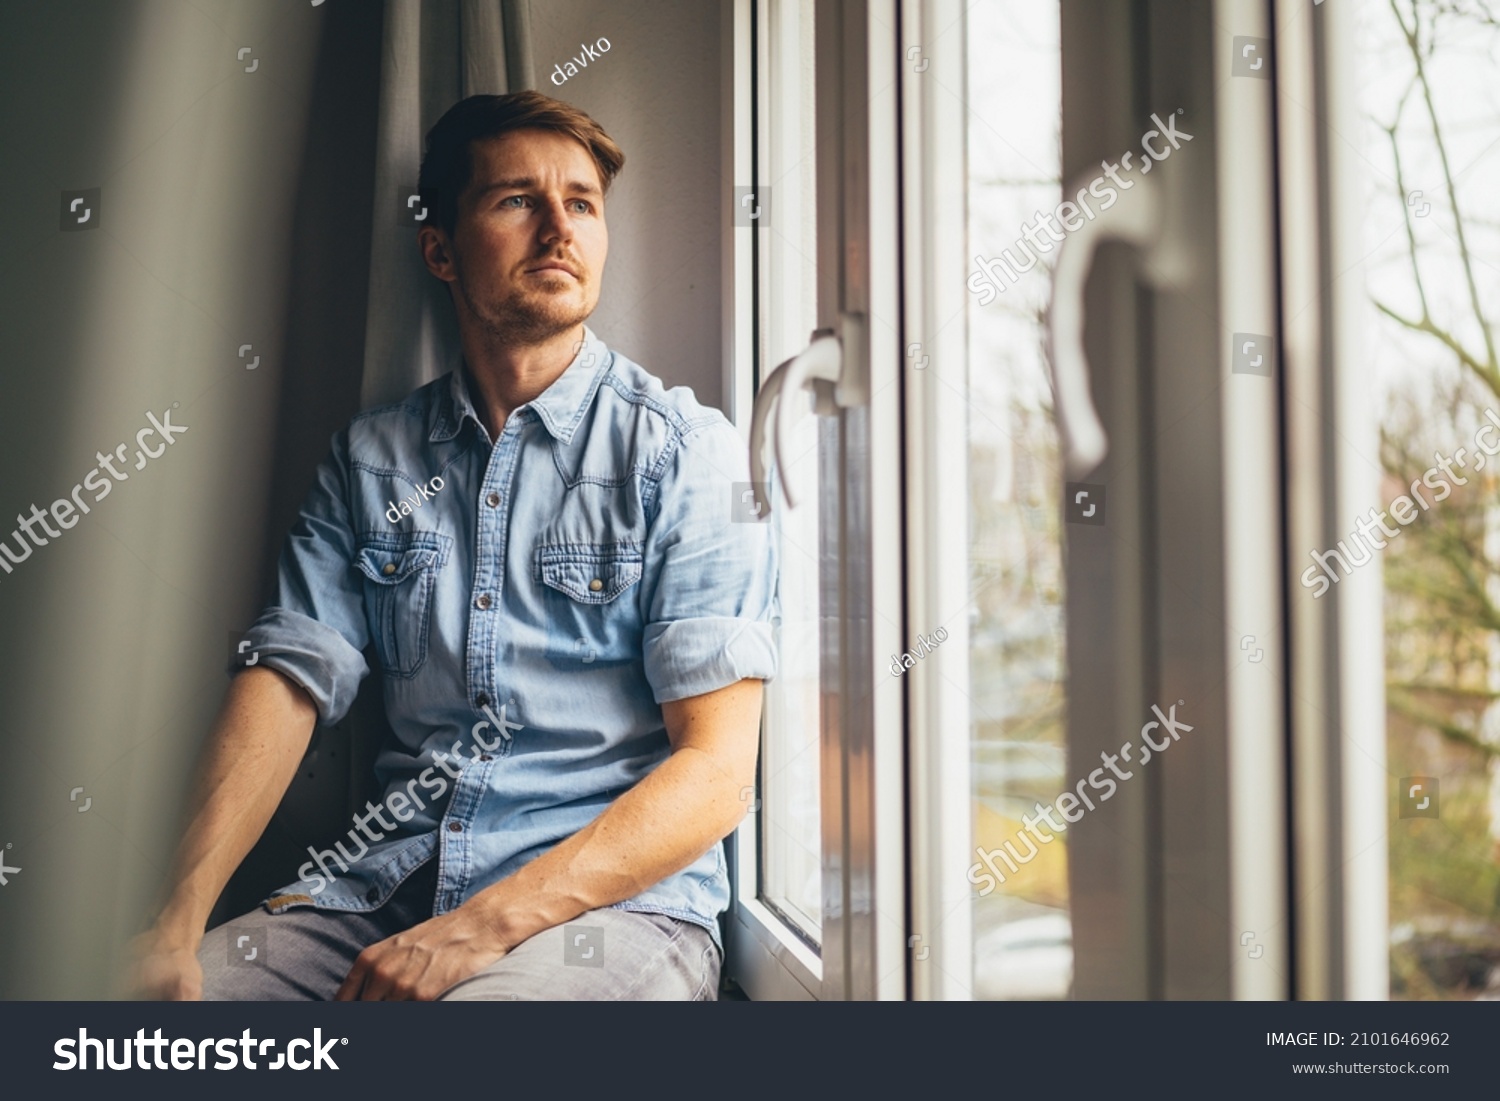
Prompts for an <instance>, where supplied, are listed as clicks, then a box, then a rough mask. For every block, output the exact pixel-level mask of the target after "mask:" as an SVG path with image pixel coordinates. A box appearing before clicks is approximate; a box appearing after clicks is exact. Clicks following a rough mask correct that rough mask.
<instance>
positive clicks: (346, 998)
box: [333, 955, 370, 1002]
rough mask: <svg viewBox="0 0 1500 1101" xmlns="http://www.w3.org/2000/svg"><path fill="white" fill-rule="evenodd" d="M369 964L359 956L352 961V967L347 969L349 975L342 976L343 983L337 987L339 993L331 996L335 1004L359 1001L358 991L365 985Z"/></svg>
mask: <svg viewBox="0 0 1500 1101" xmlns="http://www.w3.org/2000/svg"><path fill="white" fill-rule="evenodd" d="M369 966H370V965H369V963H368V962H367V961H366V959H365V957H364V956H363V955H361V956H360V957H359V958H358V959H356V960H355V961H354V966H353V967H351V968H350V969H349V974H347V975H346V976H344V981H343V983H342V984H340V986H339V991H338V993H337V994H335V995H334V996H333V1000H334V1001H336V1002H356V1001H359V995H360V990H361V989H362V988H363V987H364V984H365V973H366V972H367V971H368V970H369Z"/></svg>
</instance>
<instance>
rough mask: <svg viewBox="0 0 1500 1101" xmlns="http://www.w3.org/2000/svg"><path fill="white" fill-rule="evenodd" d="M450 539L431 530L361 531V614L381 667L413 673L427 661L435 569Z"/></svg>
mask: <svg viewBox="0 0 1500 1101" xmlns="http://www.w3.org/2000/svg"><path fill="white" fill-rule="evenodd" d="M452 547H453V540H452V538H451V537H449V536H447V535H442V534H440V533H438V532H435V531H405V532H391V533H388V534H387V533H381V534H378V535H375V534H370V535H365V536H364V537H363V539H362V540H361V542H360V544H359V549H358V551H357V552H356V554H355V559H354V565H355V567H356V568H357V569H358V570H359V572H360V573H362V574H363V575H364V578H365V614H366V616H367V619H368V622H369V624H370V634H371V636H372V637H373V638H374V640H375V652H376V654H377V655H378V656H379V658H380V666H381V669H382V670H384V672H385V673H386V674H387V675H388V676H395V677H413V676H415V675H416V674H417V671H418V670H419V669H421V668H422V665H423V663H424V662H425V661H426V660H427V640H428V636H429V635H430V633H431V630H432V606H433V599H434V595H435V593H436V591H437V579H438V571H440V570H441V569H442V568H443V566H444V564H445V563H446V562H447V561H448V554H449V552H450V551H451V549H452Z"/></svg>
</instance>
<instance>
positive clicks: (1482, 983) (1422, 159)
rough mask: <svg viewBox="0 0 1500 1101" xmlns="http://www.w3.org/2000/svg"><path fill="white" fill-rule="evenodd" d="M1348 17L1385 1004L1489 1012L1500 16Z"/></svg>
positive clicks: (1494, 811)
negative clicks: (1379, 602) (1381, 684)
mask: <svg viewBox="0 0 1500 1101" xmlns="http://www.w3.org/2000/svg"><path fill="white" fill-rule="evenodd" d="M1353 10H1354V11H1355V12H1356V13H1357V18H1358V20H1359V28H1358V29H1359V33H1360V38H1361V42H1360V46H1359V48H1358V49H1357V50H1356V55H1357V56H1358V57H1359V59H1360V61H1361V65H1362V71H1361V72H1360V81H1359V91H1358V96H1359V108H1360V112H1361V114H1362V115H1363V116H1364V118H1365V120H1366V125H1365V133H1364V134H1362V135H1360V138H1361V141H1362V146H1361V150H1360V152H1361V154H1362V156H1363V158H1364V161H1363V163H1365V164H1367V165H1368V166H1369V168H1370V171H1369V172H1368V173H1365V174H1364V183H1365V194H1364V195H1363V196H1361V197H1360V199H1361V201H1362V202H1363V203H1364V204H1365V213H1366V216H1365V218H1364V220H1363V225H1364V230H1365V235H1366V236H1365V241H1364V249H1363V251H1365V252H1366V253H1367V259H1366V262H1365V281H1366V290H1367V293H1368V297H1369V299H1370V302H1369V320H1370V330H1369V331H1370V332H1371V334H1372V335H1373V337H1374V339H1372V340H1370V341H1369V343H1368V344H1367V347H1366V351H1367V354H1368V356H1369V358H1370V363H1371V373H1372V375H1373V381H1374V382H1375V383H1376V385H1377V386H1378V388H1379V402H1380V405H1379V407H1380V409H1381V410H1382V412H1381V440H1382V454H1381V456H1380V462H1381V466H1382V471H1383V478H1382V485H1381V490H1380V501H1381V505H1380V509H1382V510H1384V515H1382V517H1381V520H1382V526H1383V527H1384V528H1386V529H1388V530H1385V531H1383V530H1382V528H1381V527H1377V526H1375V525H1373V524H1369V523H1366V524H1365V526H1364V530H1366V531H1368V532H1369V535H1370V537H1369V538H1368V539H1367V538H1365V537H1364V536H1363V535H1361V534H1360V531H1359V528H1358V527H1357V523H1358V521H1359V519H1360V518H1358V517H1350V518H1346V519H1347V520H1348V522H1347V523H1345V524H1343V525H1341V529H1342V530H1345V531H1347V532H1348V535H1347V537H1346V539H1345V544H1346V550H1347V552H1348V554H1347V556H1348V557H1349V558H1350V559H1352V561H1351V565H1350V568H1351V569H1355V568H1359V566H1360V565H1362V564H1368V563H1369V562H1370V560H1371V558H1372V557H1373V558H1375V559H1377V560H1378V561H1379V563H1380V565H1378V566H1374V567H1373V568H1376V569H1383V570H1384V577H1385V650H1386V682H1387V683H1386V766H1387V770H1388V772H1389V777H1388V785H1389V788H1388V791H1387V793H1386V798H1387V800H1388V806H1389V807H1390V825H1389V834H1388V837H1389V861H1390V864H1389V870H1390V877H1389V897H1390V963H1391V996H1392V997H1393V998H1474V997H1478V996H1479V995H1481V994H1486V993H1487V996H1488V997H1490V998H1495V997H1500V703H1497V701H1500V613H1497V609H1500V480H1497V478H1496V469H1495V467H1496V466H1497V465H1500V464H1496V463H1494V462H1493V461H1492V460H1490V459H1488V456H1487V452H1488V451H1489V450H1491V449H1494V448H1495V442H1496V440H1497V439H1500V436H1497V435H1496V433H1495V431H1494V430H1493V429H1490V430H1489V431H1485V430H1484V427H1483V426H1485V425H1487V424H1488V423H1489V420H1488V419H1487V416H1486V413H1487V411H1488V413H1489V416H1490V417H1493V418H1496V419H1497V420H1500V370H1497V366H1500V365H1497V362H1496V352H1495V336H1494V325H1495V321H1496V315H1497V313H1500V307H1497V303H1500V191H1497V189H1496V187H1495V180H1496V178H1497V173H1500V104H1497V100H1500V11H1497V10H1496V9H1495V8H1494V6H1493V5H1487V4H1482V3H1478V2H1464V0H1460V2H1458V3H1454V4H1430V3H1418V4H1415V5H1413V3H1412V2H1411V0H1396V2H1395V3H1394V4H1360V5H1355V6H1354V9H1353ZM1409 34H1410V35H1412V36H1413V39H1414V42H1413V41H1412V40H1409V39H1408V35H1409ZM1414 43H1415V44H1414ZM1455 199H1456V205H1455ZM1444 460H1446V461H1447V463H1448V464H1449V465H1448V468H1447V469H1446V470H1445V469H1444V468H1443V466H1442V463H1443V461H1444ZM1372 461H1373V457H1372ZM1413 482H1418V483H1419V484H1418V485H1417V487H1416V488H1415V489H1414V488H1413V487H1412V483H1413ZM1403 498H1406V500H1403ZM1391 531H1394V532H1395V533H1396V534H1395V535H1391V534H1390V532H1391ZM1328 561H1329V565H1330V567H1331V568H1332V570H1333V571H1334V572H1335V573H1337V574H1339V575H1341V576H1342V573H1343V571H1342V568H1341V567H1340V566H1339V564H1338V561H1337V559H1331V558H1330V559H1328ZM1308 565H1309V561H1308V560H1304V561H1303V562H1302V563H1301V565H1299V566H1298V569H1299V570H1300V569H1302V568H1303V567H1305V566H1308Z"/></svg>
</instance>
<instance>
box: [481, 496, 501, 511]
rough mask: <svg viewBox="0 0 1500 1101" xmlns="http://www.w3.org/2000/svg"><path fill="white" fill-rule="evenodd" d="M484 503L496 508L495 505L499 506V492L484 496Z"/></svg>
mask: <svg viewBox="0 0 1500 1101" xmlns="http://www.w3.org/2000/svg"><path fill="white" fill-rule="evenodd" d="M484 503H485V504H487V505H489V506H490V508H497V507H499V504H500V494H498V493H491V494H490V495H489V496H488V497H486V498H485V499H484Z"/></svg>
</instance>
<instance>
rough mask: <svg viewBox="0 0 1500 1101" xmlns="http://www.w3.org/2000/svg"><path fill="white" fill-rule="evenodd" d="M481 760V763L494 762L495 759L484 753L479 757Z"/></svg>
mask: <svg viewBox="0 0 1500 1101" xmlns="http://www.w3.org/2000/svg"><path fill="white" fill-rule="evenodd" d="M479 759H480V760H481V761H493V760H494V759H495V758H493V757H491V756H490V755H489V754H488V753H482V754H480V755H479Z"/></svg>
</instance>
